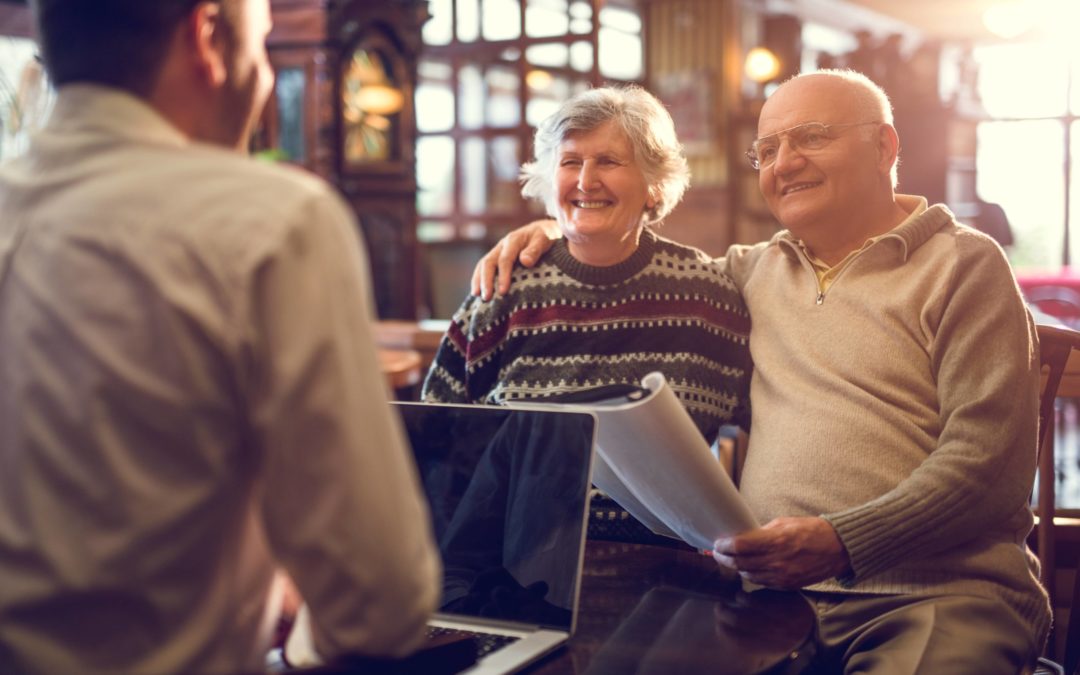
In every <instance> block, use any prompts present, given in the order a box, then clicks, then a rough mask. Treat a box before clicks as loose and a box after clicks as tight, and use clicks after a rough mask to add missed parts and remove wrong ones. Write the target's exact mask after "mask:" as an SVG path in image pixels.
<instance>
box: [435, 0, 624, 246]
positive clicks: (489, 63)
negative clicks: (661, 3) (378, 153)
mask: <svg viewBox="0 0 1080 675" xmlns="http://www.w3.org/2000/svg"><path fill="white" fill-rule="evenodd" d="M429 10H430V12H431V18H430V19H429V20H428V21H427V22H426V23H425V24H424V28H423V40H424V43H425V48H424V53H423V56H422V58H421V60H420V62H419V64H418V79H417V88H416V121H417V131H418V138H417V144H416V179H417V184H418V196H417V211H418V214H419V231H418V238H419V239H420V240H421V241H423V242H427V243H437V242H454V241H461V240H484V239H494V238H496V237H497V236H499V235H501V233H502V232H503V231H505V230H507V229H510V228H512V227H516V226H518V225H520V224H522V223H524V222H527V221H528V220H531V219H534V218H537V217H539V216H542V215H543V207H542V206H540V205H538V204H535V203H532V202H526V201H525V200H523V199H522V198H521V188H520V184H519V183H518V172H519V167H520V166H521V163H522V162H523V161H526V160H528V159H529V158H530V157H531V155H532V135H533V129H534V128H535V126H536V125H537V124H538V123H539V122H540V121H541V120H542V119H544V118H545V117H547V116H548V115H549V114H551V113H552V112H554V110H555V109H556V108H557V107H558V106H559V104H560V103H561V102H562V101H564V100H565V99H566V98H567V97H569V96H572V95H573V94H575V93H578V92H580V91H583V90H585V89H587V88H588V87H590V86H595V85H600V84H602V83H605V82H613V83H619V82H637V81H640V80H642V79H643V77H644V53H643V43H642V34H641V29H642V26H641V18H640V14H639V11H638V8H637V6H636V4H635V3H634V0H608V1H607V2H598V1H597V0H431V2H430V4H429Z"/></svg>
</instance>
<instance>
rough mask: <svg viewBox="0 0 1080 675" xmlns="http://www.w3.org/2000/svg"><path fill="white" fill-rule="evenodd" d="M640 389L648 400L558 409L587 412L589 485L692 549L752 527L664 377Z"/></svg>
mask: <svg viewBox="0 0 1080 675" xmlns="http://www.w3.org/2000/svg"><path fill="white" fill-rule="evenodd" d="M641 384H642V386H643V387H645V388H646V389H648V390H649V393H648V394H647V395H646V396H644V397H642V398H641V399H639V400H635V401H632V402H627V403H616V404H612V403H611V402H610V401H602V402H598V403H596V404H591V403H573V404H566V405H564V406H560V407H572V408H583V409H586V410H591V411H592V412H594V413H596V416H597V418H598V420H599V428H598V429H597V456H596V460H595V461H594V462H593V484H594V485H596V487H598V488H600V489H601V490H603V491H604V492H606V493H607V494H608V495H609V496H610V497H611V498H612V499H614V500H615V501H616V502H618V503H619V505H620V506H622V507H623V508H624V509H626V510H627V511H629V512H630V514H631V515H633V516H634V517H635V518H637V519H638V520H639V521H641V523H642V524H644V525H645V526H646V527H648V528H649V529H650V530H652V531H653V532H655V533H657V534H661V535H664V536H668V537H675V538H678V539H682V540H683V541H685V542H686V543H688V544H690V545H691V546H693V547H695V548H699V549H711V548H712V546H713V542H714V541H716V539H718V538H719V537H723V536H729V535H732V534H738V533H739V532H744V531H746V530H750V529H753V528H755V527H757V526H758V524H757V520H756V519H755V518H754V515H753V514H752V513H751V512H750V508H749V507H748V506H747V505H746V502H745V501H744V500H743V498H742V496H741V495H740V494H739V491H738V489H736V487H735V484H734V483H732V482H731V478H730V477H729V476H728V475H727V473H726V472H725V471H724V469H723V467H721V465H720V462H718V461H717V459H716V457H714V456H713V454H712V451H711V450H710V449H709V445H708V444H707V443H706V442H705V439H704V438H703V437H702V436H701V432H699V431H698V429H697V426H695V425H694V421H693V420H692V419H691V417H690V414H689V413H688V412H686V409H684V408H683V407H682V404H681V403H679V399H678V398H676V396H675V393H674V392H673V391H672V390H671V387H669V386H668V384H667V381H666V380H665V379H664V376H663V374H661V373H649V374H648V375H646V376H645V378H644V379H643V380H642V381H641ZM533 404H534V402H530V403H529V405H533ZM545 407H546V406H545Z"/></svg>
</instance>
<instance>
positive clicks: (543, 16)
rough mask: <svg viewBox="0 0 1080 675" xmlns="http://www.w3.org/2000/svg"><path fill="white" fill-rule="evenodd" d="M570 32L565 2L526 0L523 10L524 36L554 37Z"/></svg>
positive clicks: (563, 0)
mask: <svg viewBox="0 0 1080 675" xmlns="http://www.w3.org/2000/svg"><path fill="white" fill-rule="evenodd" d="M569 31H570V15H569V14H568V13H567V7H566V2H565V0H528V6H527V7H526V9H525V34H526V35H528V36H529V37H554V36H557V35H565V34H566V33H568V32H569Z"/></svg>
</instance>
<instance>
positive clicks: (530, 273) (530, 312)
mask: <svg viewBox="0 0 1080 675" xmlns="http://www.w3.org/2000/svg"><path fill="white" fill-rule="evenodd" d="M535 156H536V160H535V161H534V162H531V163H528V164H526V165H525V166H524V167H523V168H522V180H523V182H524V188H523V189H522V194H524V195H525V196H527V197H531V198H535V199H539V200H542V201H543V203H544V205H545V206H546V208H547V211H548V213H549V214H551V215H552V216H553V217H554V218H555V219H556V220H557V221H558V223H559V226H560V227H561V229H562V232H563V235H564V237H563V238H562V239H560V240H559V241H558V242H557V243H556V244H555V245H554V246H553V247H552V248H551V250H550V251H548V252H547V254H545V256H544V257H543V259H542V260H541V261H540V262H539V264H537V265H536V266H535V267H534V268H532V269H525V268H522V267H518V268H516V269H515V271H514V275H513V283H512V285H511V289H512V290H511V292H510V293H509V294H508V295H505V296H501V297H497V298H495V299H493V300H492V301H491V302H487V303H485V302H483V301H481V300H480V299H479V298H477V297H473V296H470V297H468V298H466V300H465V303H464V304H463V305H462V306H461V309H459V310H458V311H457V313H456V314H455V315H454V317H453V321H452V322H451V326H450V329H449V330H448V331H447V334H446V336H445V337H444V338H443V341H442V344H441V345H440V347H439V351H438V354H437V355H436V358H435V361H434V363H433V364H432V367H431V371H430V372H429V373H428V376H427V380H426V381H425V383H424V391H423V398H424V399H425V400H427V401H443V402H460V403H494V404H502V403H506V402H508V401H519V400H523V399H547V400H549V401H556V400H559V399H561V398H563V399H565V398H566V397H567V396H568V395H572V396H576V397H577V400H585V399H583V398H582V395H583V393H584V395H585V396H588V393H587V392H585V390H593V389H602V388H604V387H607V386H609V385H636V384H638V383H639V382H640V381H641V378H642V377H644V376H645V375H646V374H648V373H650V372H652V371H660V372H662V373H663V374H664V375H665V377H666V378H667V380H668V382H669V383H670V386H671V388H672V389H673V390H674V392H675V394H676V396H678V397H679V399H680V401H681V402H682V404H683V405H684V406H685V407H686V408H687V410H688V411H689V412H690V414H691V416H692V417H693V419H694V421H695V423H696V424H697V426H698V428H699V429H700V430H701V432H702V434H703V435H704V436H705V437H706V439H707V440H709V441H710V442H711V441H712V440H713V439H714V438H715V437H716V435H717V432H718V430H719V428H720V426H721V425H723V424H727V423H730V422H735V423H742V422H743V419H742V415H743V414H744V409H745V405H746V397H747V391H748V387H749V381H750V380H749V378H750V357H749V353H748V349H747V335H748V332H749V329H750V320H749V316H748V314H747V311H746V308H745V306H744V305H743V302H742V299H741V298H740V296H739V294H738V292H737V291H736V290H735V288H734V286H733V285H732V283H731V281H730V280H729V279H728V278H727V277H725V276H724V275H723V274H722V273H721V272H720V271H719V270H718V269H717V268H716V266H715V265H714V264H713V263H712V262H711V260H710V258H709V257H708V256H707V255H705V254H704V253H702V252H701V251H698V250H697V249H694V248H690V247H687V246H682V245H680V244H676V243H675V242H672V241H669V240H667V239H664V238H662V237H659V236H657V235H656V234H655V233H654V232H653V230H652V227H653V226H655V225H656V224H658V223H659V222H660V221H661V220H662V219H663V218H664V216H666V215H667V214H668V213H669V212H670V211H671V209H672V208H674V207H675V205H676V204H677V203H678V202H679V200H680V199H681V198H682V195H683V192H684V191H685V190H686V187H687V184H688V183H689V178H688V171H687V167H686V159H685V157H684V156H683V154H682V147H681V145H680V144H679V142H678V139H677V138H676V136H675V129H674V126H673V124H672V121H671V116H670V115H669V114H668V113H667V110H665V109H664V107H663V105H661V104H660V102H659V101H657V100H656V98H655V97H653V96H652V95H651V94H649V93H648V92H646V91H644V90H643V89H640V88H637V87H629V88H601V89H593V90H590V91H586V92H584V93H582V94H579V95H577V96H575V97H573V98H571V99H570V100H568V101H567V102H566V103H564V104H563V105H562V106H561V107H560V108H559V110H558V111H557V112H555V114H553V115H552V116H551V117H549V118H548V119H546V120H544V122H543V123H541V125H540V128H539V129H538V130H537V133H536V142H535Z"/></svg>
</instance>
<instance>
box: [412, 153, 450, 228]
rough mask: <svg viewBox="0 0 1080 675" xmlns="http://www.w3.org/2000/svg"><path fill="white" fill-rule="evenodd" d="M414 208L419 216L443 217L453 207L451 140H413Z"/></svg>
mask: <svg viewBox="0 0 1080 675" xmlns="http://www.w3.org/2000/svg"><path fill="white" fill-rule="evenodd" d="M416 186H417V188H418V192H417V196H416V207H417V210H418V211H419V213H420V215H421V216H433V215H446V214H449V213H450V212H451V211H452V210H453V207H454V140H453V139H452V138H450V137H449V136H421V137H420V138H418V139H417V140H416Z"/></svg>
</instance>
